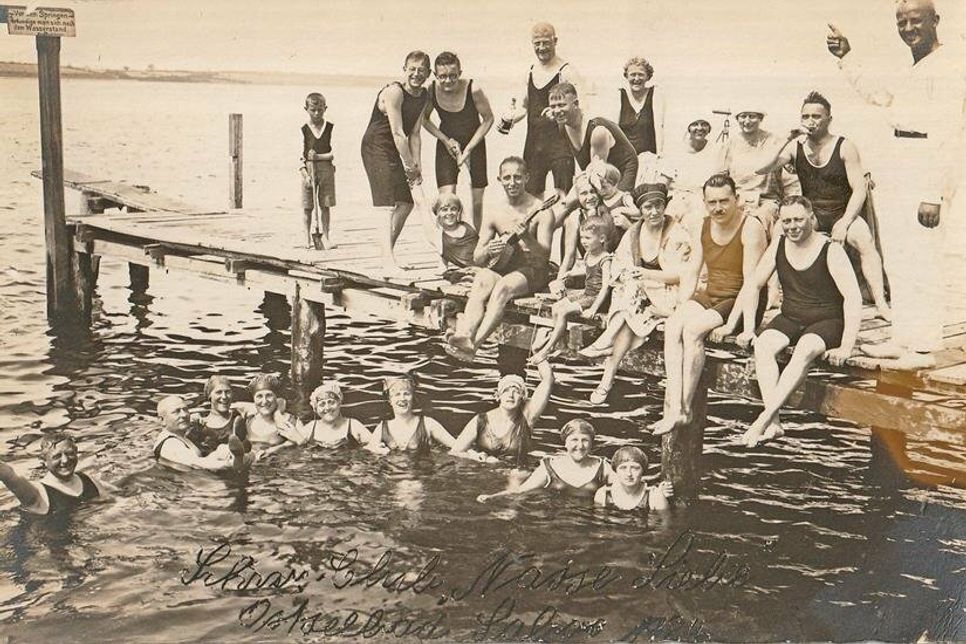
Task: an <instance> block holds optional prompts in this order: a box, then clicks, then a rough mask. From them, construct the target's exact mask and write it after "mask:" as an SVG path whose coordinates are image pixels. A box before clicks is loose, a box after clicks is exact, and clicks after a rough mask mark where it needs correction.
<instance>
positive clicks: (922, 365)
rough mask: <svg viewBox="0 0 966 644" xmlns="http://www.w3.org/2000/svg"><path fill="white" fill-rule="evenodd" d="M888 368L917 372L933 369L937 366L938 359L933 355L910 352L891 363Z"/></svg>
mask: <svg viewBox="0 0 966 644" xmlns="http://www.w3.org/2000/svg"><path fill="white" fill-rule="evenodd" d="M886 366H888V367H891V368H893V369H904V370H908V371H917V370H919V369H931V368H932V367H935V366H936V358H935V356H933V355H932V354H931V353H920V352H918V351H909V352H907V353H905V354H903V355H901V356H899V357H898V358H896V359H895V360H894V361H892V362H890V363H889V364H888V365H886Z"/></svg>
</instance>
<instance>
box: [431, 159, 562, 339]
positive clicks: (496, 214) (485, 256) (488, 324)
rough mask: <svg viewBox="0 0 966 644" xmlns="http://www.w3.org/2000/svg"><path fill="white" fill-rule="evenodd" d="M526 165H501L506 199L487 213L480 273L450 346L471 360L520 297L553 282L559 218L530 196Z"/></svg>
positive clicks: (477, 253)
mask: <svg viewBox="0 0 966 644" xmlns="http://www.w3.org/2000/svg"><path fill="white" fill-rule="evenodd" d="M527 178H528V174H527V164H526V163H525V162H524V160H523V159H521V158H520V157H513V156H511V157H507V158H506V159H504V160H503V162H502V163H500V172H499V177H498V179H499V182H500V185H501V186H503V191H504V193H505V194H506V200H505V201H503V202H502V203H499V204H494V205H493V206H492V207H490V208H488V209H487V211H486V212H485V213H484V214H483V225H482V227H481V228H480V231H479V234H480V240H479V242H478V243H477V245H476V250H475V251H474V253H473V259H474V261H475V262H476V263H477V264H478V265H479V266H483V267H485V268H481V269H480V270H479V271H477V273H476V277H475V278H474V280H473V287H472V289H471V290H470V293H469V297H468V299H467V302H466V309H465V310H464V312H463V316H462V317H461V318H460V319H459V321H458V322H457V325H456V330H455V331H454V333H453V335H451V336H450V337H449V343H450V344H451V345H452V346H453V347H454V348H455V349H457V350H459V351H460V352H462V353H465V354H467V355H466V356H465V357H471V356H472V355H473V354H475V353H476V350H477V349H478V348H479V347H480V345H481V344H483V341H484V340H486V338H487V337H489V335H490V334H491V333H492V332H493V331H494V330H495V329H496V327H497V326H498V325H499V324H500V320H501V319H502V318H503V311H504V310H505V309H506V305H507V304H508V303H509V302H510V300H512V299H513V298H515V297H523V296H526V295H530V294H531V293H536V292H538V291H542V290H543V289H545V288H546V286H547V283H548V282H549V281H550V241H551V239H552V237H553V228H554V219H553V215H552V214H551V212H550V211H549V210H548V208H549V207H550V206H551V205H553V204H552V201H554V200H555V199H554V200H551V203H548V202H543V203H541V202H540V200H539V199H537V198H536V197H534V196H533V195H530V194H529V193H527V192H526V189H525V188H526V183H527Z"/></svg>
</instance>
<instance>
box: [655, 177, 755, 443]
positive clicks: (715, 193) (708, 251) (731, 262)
mask: <svg viewBox="0 0 966 644" xmlns="http://www.w3.org/2000/svg"><path fill="white" fill-rule="evenodd" d="M737 192H738V191H737V188H736V187H735V182H734V180H733V179H732V178H731V177H730V176H728V175H727V174H716V175H713V176H712V177H711V178H710V179H708V180H707V181H706V182H705V184H704V204H705V207H706V208H707V210H708V217H706V218H705V220H704V224H703V225H702V226H701V230H700V231H697V234H695V235H694V238H693V241H692V243H691V249H692V252H691V261H690V262H689V267H688V269H686V271H685V274H684V275H682V277H681V285H680V288H679V291H678V293H679V297H680V301H681V302H682V304H681V305H680V306H678V308H677V309H676V310H675V311H674V313H672V314H671V317H670V318H668V320H667V323H666V324H665V326H664V368H665V370H666V372H667V384H666V389H665V393H664V417H663V418H661V420H659V421H658V422H656V423H655V424H654V425H653V426H652V429H653V431H654V433H655V434H656V435H660V434H666V433H668V432H670V431H672V430H674V429H676V428H677V427H681V426H684V425H687V424H688V423H690V422H691V403H692V401H693V400H694V394H695V392H696V391H697V388H698V382H699V381H700V380H701V372H702V371H703V370H704V360H705V355H704V340H705V338H706V337H708V335H709V334H710V333H711V332H712V331H714V332H715V333H714V337H715V338H716V339H721V338H723V337H724V336H725V335H729V334H731V333H733V332H734V331H735V329H736V328H737V326H738V321H739V320H740V319H741V318H742V317H743V318H744V330H743V332H742V333H743V335H745V336H747V337H751V336H752V335H754V333H755V326H756V324H757V323H758V318H760V316H761V314H762V313H763V312H764V311H763V307H762V306H759V307H758V309H757V311H752V314H751V315H750V316H749V315H748V313H747V311H746V310H744V308H743V307H742V306H740V305H737V306H736V303H737V300H738V296H739V293H741V291H742V286H743V285H744V283H745V282H746V281H750V280H751V279H752V277H753V276H754V273H755V266H757V265H758V260H759V259H760V258H761V255H762V253H763V252H764V251H765V247H766V246H767V241H766V239H765V228H764V226H763V225H762V223H761V222H760V221H758V220H757V219H755V218H754V217H752V216H746V215H744V214H742V212H741V209H740V208H739V207H738V194H737ZM703 267H707V269H708V282H707V285H706V286H705V287H704V288H702V289H701V290H697V284H698V277H699V275H700V273H701V269H702V268H703ZM762 304H764V302H762ZM743 313H744V315H742V314H743Z"/></svg>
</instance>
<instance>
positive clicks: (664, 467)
mask: <svg viewBox="0 0 966 644" xmlns="http://www.w3.org/2000/svg"><path fill="white" fill-rule="evenodd" d="M708 388H709V382H708V379H707V377H702V378H701V382H699V383H698V389H697V391H696V392H695V394H694V401H693V402H692V403H691V411H692V419H691V422H690V424H688V425H687V426H685V427H678V428H677V429H676V430H674V431H673V432H671V433H669V434H665V435H664V437H663V438H662V440H661V472H662V474H663V476H664V478H665V479H666V480H668V481H670V482H671V483H672V484H673V485H674V495H675V497H677V498H679V499H681V500H682V501H685V502H688V501H690V500H693V499H695V498H697V494H698V491H699V489H700V486H701V474H702V467H701V454H702V451H703V449H704V428H705V427H706V426H707V424H708Z"/></svg>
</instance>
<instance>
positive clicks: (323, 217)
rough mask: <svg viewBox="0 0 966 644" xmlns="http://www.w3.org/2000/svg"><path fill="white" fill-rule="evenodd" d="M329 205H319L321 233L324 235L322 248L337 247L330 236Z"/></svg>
mask: <svg viewBox="0 0 966 644" xmlns="http://www.w3.org/2000/svg"><path fill="white" fill-rule="evenodd" d="M329 213H330V211H329V207H328V206H319V233H320V234H321V235H322V248H324V249H325V250H329V249H330V248H335V244H333V243H332V240H331V239H330V238H329V225H330V222H331V218H330V214H329Z"/></svg>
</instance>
